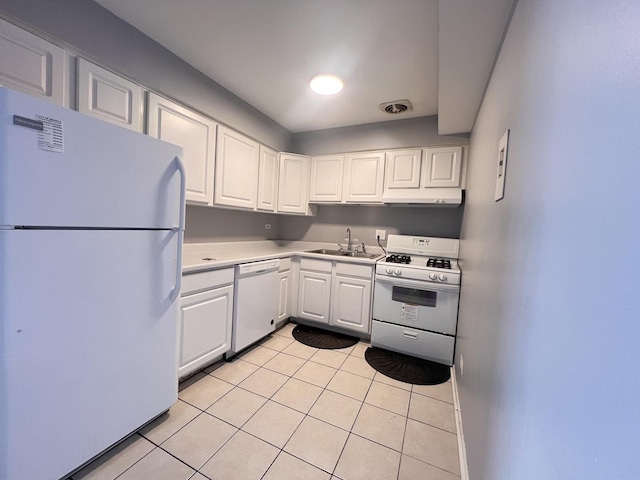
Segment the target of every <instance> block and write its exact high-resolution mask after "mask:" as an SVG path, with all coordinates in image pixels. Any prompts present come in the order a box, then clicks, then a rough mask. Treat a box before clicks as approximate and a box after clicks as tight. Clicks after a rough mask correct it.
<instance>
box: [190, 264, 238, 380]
mask: <svg viewBox="0 0 640 480" xmlns="http://www.w3.org/2000/svg"><path fill="white" fill-rule="evenodd" d="M233 275H234V274H233V268H226V269H222V270H213V271H210V272H200V273H194V274H186V275H184V276H183V289H182V298H181V300H180V326H179V332H178V339H179V346H178V347H179V348H178V351H179V358H178V375H179V376H180V377H184V376H186V375H189V374H190V373H193V372H194V371H196V370H198V369H199V368H201V367H203V366H204V365H206V364H207V363H210V362H212V361H214V360H215V359H216V358H218V357H221V356H222V355H223V354H224V353H226V352H228V351H229V350H230V349H231V325H232V317H233Z"/></svg>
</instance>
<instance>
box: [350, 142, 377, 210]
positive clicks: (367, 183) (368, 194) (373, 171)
mask: <svg viewBox="0 0 640 480" xmlns="http://www.w3.org/2000/svg"><path fill="white" fill-rule="evenodd" d="M384 159H385V152H362V153H351V154H348V155H346V157H345V163H344V186H343V189H344V190H343V192H344V193H343V197H344V200H345V201H346V202H349V203H378V202H381V201H382V187H383V181H384Z"/></svg>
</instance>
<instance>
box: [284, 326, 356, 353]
mask: <svg viewBox="0 0 640 480" xmlns="http://www.w3.org/2000/svg"><path fill="white" fill-rule="evenodd" d="M293 338H295V339H296V340H297V341H299V342H300V343H304V344H305V345H308V346H310V347H315V348H324V349H328V350H335V349H337V348H347V347H351V346H353V345H355V344H356V343H358V342H359V339H358V338H356V337H350V336H349V335H344V334H342V333H336V332H330V331H328V330H322V329H320V328H314V327H308V326H306V325H298V326H297V327H296V328H294V329H293Z"/></svg>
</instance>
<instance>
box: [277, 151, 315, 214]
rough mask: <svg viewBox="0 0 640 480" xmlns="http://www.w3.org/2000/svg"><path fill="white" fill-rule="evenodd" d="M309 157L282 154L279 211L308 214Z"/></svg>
mask: <svg viewBox="0 0 640 480" xmlns="http://www.w3.org/2000/svg"><path fill="white" fill-rule="evenodd" d="M309 160H310V159H309V157H307V156H306V155H294V154H292V153H281V154H280V178H279V181H278V212H283V213H300V214H306V213H307V210H308V207H309V205H308V202H309V200H308V196H309Z"/></svg>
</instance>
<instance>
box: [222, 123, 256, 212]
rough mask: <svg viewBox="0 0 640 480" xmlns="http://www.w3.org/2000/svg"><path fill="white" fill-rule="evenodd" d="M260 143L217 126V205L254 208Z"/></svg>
mask: <svg viewBox="0 0 640 480" xmlns="http://www.w3.org/2000/svg"><path fill="white" fill-rule="evenodd" d="M259 161H260V144H259V143H258V142H256V141H254V140H251V139H250V138H249V137H245V136H244V135H242V134H240V133H238V132H236V131H234V130H231V129H230V128H227V127H223V126H222V125H220V126H218V139H217V145H216V182H215V198H214V204H216V205H227V206H230V207H242V208H249V209H255V208H256V196H257V190H258V164H259Z"/></svg>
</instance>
